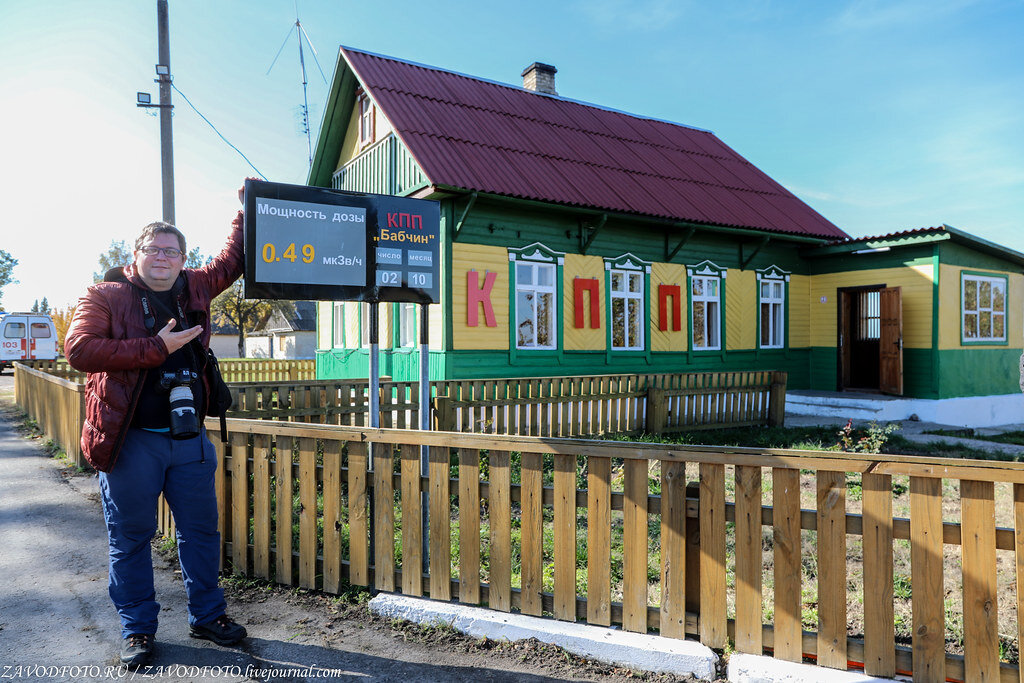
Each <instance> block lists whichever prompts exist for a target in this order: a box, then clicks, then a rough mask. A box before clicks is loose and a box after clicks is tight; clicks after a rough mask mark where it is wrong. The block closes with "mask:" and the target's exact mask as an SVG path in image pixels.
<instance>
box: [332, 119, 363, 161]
mask: <svg viewBox="0 0 1024 683" xmlns="http://www.w3.org/2000/svg"><path fill="white" fill-rule="evenodd" d="M358 148H359V107H355V108H353V109H352V115H351V116H349V117H348V126H347V127H346V128H345V140H344V141H343V142H342V143H341V153H340V154H339V155H338V165H337V166H336V167H335V168H334V171H335V173H337V172H338V171H339V170H341V167H342V166H344V165H345V164H347V163H348V162H350V161H352V159H353V158H354V157H355V156H356V154H357V151H358Z"/></svg>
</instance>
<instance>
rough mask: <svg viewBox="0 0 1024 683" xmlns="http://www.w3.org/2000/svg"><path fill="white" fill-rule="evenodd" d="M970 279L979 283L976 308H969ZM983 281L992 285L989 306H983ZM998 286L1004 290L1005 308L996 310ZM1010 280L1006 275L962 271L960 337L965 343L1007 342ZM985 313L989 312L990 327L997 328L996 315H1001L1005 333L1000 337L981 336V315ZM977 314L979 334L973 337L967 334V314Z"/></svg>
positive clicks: (991, 328)
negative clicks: (968, 287)
mask: <svg viewBox="0 0 1024 683" xmlns="http://www.w3.org/2000/svg"><path fill="white" fill-rule="evenodd" d="M968 281H974V282H976V283H977V293H976V295H975V296H976V308H972V309H969V308H967V283H968ZM983 283H989V284H990V286H991V289H990V294H989V301H988V306H983V305H982V301H981V286H982V284H983ZM996 287H998V288H999V289H1000V290H1002V292H1003V310H1001V311H996V310H995V307H994V302H995V289H996ZM1008 290H1009V282H1008V279H1007V278H1006V277H1003V276H989V275H977V274H974V273H965V272H961V273H960V335H961V336H960V338H961V340H962V341H963V342H964V343H968V344H978V343H982V344H984V343H1005V342H1006V311H1007V309H1008V308H1009V306H1008V305H1007V300H1006V299H1007V296H1008V294H1009V292H1008ZM985 313H988V314H989V316H990V317H989V319H990V323H989V329H990V330H993V331H994V330H995V329H996V324H995V321H996V317H1000V318H1002V320H1003V334H1002V336H1000V337H996V336H992V335H990V336H988V337H982V336H981V317H982V315H984V314H985ZM968 315H974V316H976V323H975V324H976V328H975V329H976V330H977V335H976V336H973V337H969V336H967V316H968Z"/></svg>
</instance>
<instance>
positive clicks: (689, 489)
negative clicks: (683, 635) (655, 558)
mask: <svg viewBox="0 0 1024 683" xmlns="http://www.w3.org/2000/svg"><path fill="white" fill-rule="evenodd" d="M691 509H693V510H696V511H697V512H698V514H697V515H694V516H693V517H691V516H690V510H691ZM699 514H700V484H699V483H697V482H690V483H688V484H687V485H686V584H685V585H686V611H687V612H693V613H695V614H698V615H699V614H700V516H699Z"/></svg>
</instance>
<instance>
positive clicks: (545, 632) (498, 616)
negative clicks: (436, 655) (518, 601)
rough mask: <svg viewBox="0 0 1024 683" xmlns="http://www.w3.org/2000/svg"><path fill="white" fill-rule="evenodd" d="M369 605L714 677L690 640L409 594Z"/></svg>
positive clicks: (484, 633) (709, 657) (621, 661)
mask: <svg viewBox="0 0 1024 683" xmlns="http://www.w3.org/2000/svg"><path fill="white" fill-rule="evenodd" d="M369 606H370V610H371V611H373V612H375V613H376V614H380V615H382V616H386V617H392V618H396V619H406V620H408V621H413V622H416V623H419V624H438V623H441V624H448V625H450V626H451V627H452V628H454V629H455V630H457V631H459V632H461V633H465V634H466V635H469V636H473V637H475V638H485V637H486V638H491V639H493V640H509V641H514V640H522V639H525V638H536V639H537V640H539V641H541V642H544V643H549V644H551V645H557V646H559V647H562V648H565V649H566V650H568V651H569V652H572V653H573V654H576V655H579V656H581V657H587V658H589V659H594V660H597V661H599V662H605V663H608V664H618V665H621V666H625V667H629V668H632V669H640V670H644V671H655V672H665V673H673V674H678V675H681V676H682V675H687V674H692V675H694V676H696V677H698V678H701V679H704V680H712V679H713V678H714V676H715V662H716V660H717V659H718V656H717V655H715V653H714V652H712V651H711V650H710V649H709V648H707V647H705V646H704V645H701V644H700V643H696V642H693V641H689V640H676V639H674V638H661V637H658V636H649V635H645V634H641V633H627V632H625V631H620V630H612V629H608V628H603V627H599V626H589V625H586V624H573V623H569V622H564V621H554V620H552V619H541V618H539V617H528V616H523V615H521V614H514V613H509V612H495V611H493V610H488V609H483V608H481V607H471V606H468V605H457V604H453V603H450V602H435V601H432V600H425V599H421V598H411V597H408V596H405V595H391V594H385V593H381V594H379V595H378V596H377V597H375V598H373V599H372V600H370V603H369Z"/></svg>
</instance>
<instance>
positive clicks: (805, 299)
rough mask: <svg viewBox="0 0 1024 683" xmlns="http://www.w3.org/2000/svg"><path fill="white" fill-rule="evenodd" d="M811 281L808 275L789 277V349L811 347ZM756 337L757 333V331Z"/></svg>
mask: <svg viewBox="0 0 1024 683" xmlns="http://www.w3.org/2000/svg"><path fill="white" fill-rule="evenodd" d="M813 305H814V302H813V301H811V279H810V278H809V277H807V276H806V275H790V276H789V300H788V301H787V302H786V315H788V316H789V321H788V322H789V347H790V348H794V349H795V348H805V347H807V346H810V345H811V311H810V307H811V306H813ZM754 334H755V335H756V334H757V332H756V331H755V332H754Z"/></svg>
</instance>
